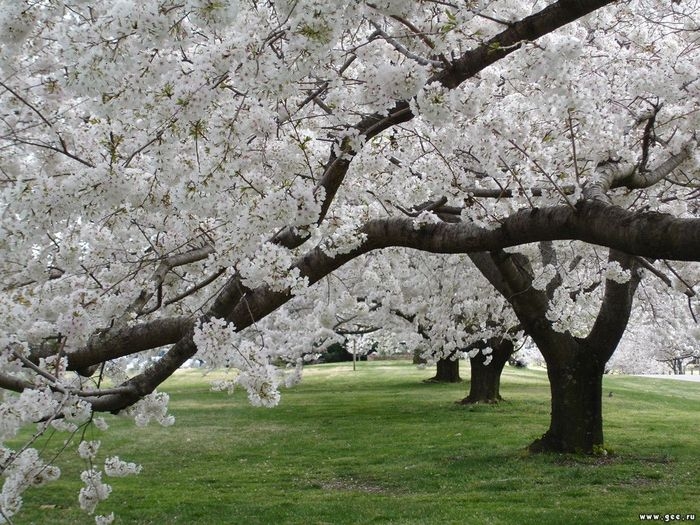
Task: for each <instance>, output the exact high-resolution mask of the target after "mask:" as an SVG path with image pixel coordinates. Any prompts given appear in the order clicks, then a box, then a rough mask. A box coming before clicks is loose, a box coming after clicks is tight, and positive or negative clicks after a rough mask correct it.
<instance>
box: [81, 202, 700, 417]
mask: <svg viewBox="0 0 700 525" xmlns="http://www.w3.org/2000/svg"><path fill="white" fill-rule="evenodd" d="M361 233H362V234H363V235H364V236H365V240H364V242H363V243H362V244H361V245H360V246H359V247H357V248H356V249H355V250H353V251H351V252H349V253H345V254H340V255H335V256H333V255H329V254H328V253H326V252H325V251H324V250H323V249H322V248H321V247H315V248H313V249H311V250H309V251H308V252H307V253H306V254H305V255H304V256H302V257H300V258H299V259H298V260H297V262H296V264H295V265H294V267H295V268H298V269H299V271H300V273H301V275H302V276H304V277H306V278H308V280H309V284H310V285H311V284H314V283H315V282H317V281H319V280H320V279H322V278H323V277H325V276H326V275H328V274H329V273H331V272H333V271H334V270H336V269H338V268H339V267H341V266H342V265H344V264H345V263H347V262H348V261H350V260H352V259H354V258H356V257H358V256H360V255H362V254H365V253H368V252H370V251H372V250H377V249H381V248H387V247H391V246H403V247H407V248H414V249H417V250H423V251H428V252H433V253H470V252H483V251H495V250H499V249H502V248H507V247H512V246H517V245H520V244H526V243H530V242H537V241H543V240H566V239H577V240H581V241H585V242H589V243H593V244H598V245H602V246H607V247H610V248H613V249H617V250H621V251H625V252H627V253H631V254H635V255H642V256H645V257H653V258H665V259H682V260H689V261H700V219H676V218H674V217H672V216H670V215H664V214H659V213H634V212H630V211H627V210H624V209H621V208H616V207H614V206H611V205H608V204H605V203H603V202H599V201H582V202H579V203H578V204H577V206H576V208H572V207H570V206H555V207H552V208H545V209H535V210H523V211H520V212H517V213H515V214H513V215H512V216H510V217H508V218H506V219H504V220H503V221H502V223H501V225H500V226H499V227H498V228H495V229H485V228H481V227H478V226H475V225H473V224H469V223H458V224H446V223H438V224H427V225H422V226H420V227H416V226H415V224H414V221H413V220H411V219H405V218H389V219H377V220H373V221H370V222H368V223H367V224H366V225H365V226H364V227H363V228H362V229H361ZM513 291H518V290H516V289H515V288H513ZM292 297H293V296H292V294H291V292H290V291H286V292H278V291H274V290H272V289H270V288H268V287H260V288H256V289H255V290H248V291H246V293H245V294H244V295H243V296H242V298H241V300H240V301H238V302H237V304H236V305H235V306H233V307H232V309H231V310H230V311H229V312H226V313H225V318H226V320H227V321H229V322H232V323H234V325H235V327H236V329H237V330H242V329H244V328H246V327H248V326H250V325H251V324H252V323H254V322H256V321H258V320H260V319H262V318H264V317H265V316H267V315H268V314H270V313H271V312H273V311H274V310H276V309H277V308H279V307H280V306H282V305H283V304H284V303H286V302H287V301H289V300H290V299H291V298H292ZM228 304H229V305H230V304H231V303H228ZM218 313H219V315H221V314H224V312H218ZM192 335H193V326H191V327H190V328H189V329H188V330H187V332H186V334H185V335H184V336H183V337H182V339H180V340H179V341H178V342H177V343H176V344H175V345H174V346H173V347H172V348H171V349H170V350H169V351H168V352H167V353H166V355H165V356H164V357H163V358H162V359H161V360H160V361H158V362H157V363H154V364H153V365H151V366H150V367H149V368H148V369H146V370H145V371H144V372H143V373H142V374H140V375H138V376H136V377H134V378H132V379H131V380H129V381H128V382H127V383H125V384H124V386H125V387H127V390H128V391H127V392H122V393H120V394H115V395H113V396H103V397H100V398H99V399H95V400H94V401H93V406H94V408H95V409H96V410H119V409H122V408H125V407H126V406H129V405H130V404H132V403H134V402H135V401H137V400H138V399H140V397H142V396H144V395H147V394H148V393H150V392H152V391H153V390H154V389H155V388H156V387H157V386H158V385H159V384H160V383H162V382H163V381H165V379H167V378H168V377H169V376H170V375H172V374H173V373H174V372H175V370H177V369H178V368H179V367H180V366H181V365H182V363H184V362H185V361H186V360H187V359H189V358H191V357H192V356H193V355H194V354H195V353H196V351H197V348H196V346H195V344H194V342H193V341H192Z"/></svg>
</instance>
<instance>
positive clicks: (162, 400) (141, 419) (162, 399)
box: [126, 392, 175, 427]
mask: <svg viewBox="0 0 700 525" xmlns="http://www.w3.org/2000/svg"><path fill="white" fill-rule="evenodd" d="M169 401H170V396H169V395H168V394H166V393H165V392H153V393H151V394H148V395H147V396H144V397H143V398H142V399H140V400H139V401H138V402H137V403H135V404H134V405H132V406H130V407H129V409H128V410H127V411H126V412H127V413H128V414H129V415H130V416H132V417H133V418H134V421H135V422H136V425H137V426H139V427H145V426H146V425H148V424H149V423H150V422H151V421H155V422H157V423H158V424H160V425H161V426H164V427H169V426H171V425H173V424H174V423H175V416H173V415H172V414H168V402H169Z"/></svg>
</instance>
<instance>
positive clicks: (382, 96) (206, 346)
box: [0, 0, 700, 523]
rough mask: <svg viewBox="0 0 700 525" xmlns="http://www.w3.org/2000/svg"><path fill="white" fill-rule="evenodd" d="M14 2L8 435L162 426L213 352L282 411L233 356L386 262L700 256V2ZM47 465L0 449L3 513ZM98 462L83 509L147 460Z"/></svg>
mask: <svg viewBox="0 0 700 525" xmlns="http://www.w3.org/2000/svg"><path fill="white" fill-rule="evenodd" d="M0 7H2V9H0V35H1V37H0V39H1V40H0V116H1V118H2V120H1V122H0V191H2V194H1V195H2V196H1V197H0V232H1V233H0V250H2V255H3V256H2V258H0V275H1V282H0V290H2V292H1V294H0V315H1V317H2V319H3V322H2V324H1V325H0V387H1V388H2V389H3V390H4V391H6V392H8V394H7V395H6V396H5V397H4V398H3V403H2V405H0V414H2V418H0V440H2V443H5V442H6V440H7V439H8V438H10V437H11V436H13V435H15V434H16V432H17V430H18V429H19V428H20V427H21V426H23V425H26V424H34V423H36V422H40V426H41V428H42V429H43V428H58V429H62V430H66V431H71V430H75V428H77V427H78V426H80V425H84V424H88V423H92V424H96V425H103V423H102V422H101V420H100V419H99V418H98V417H97V415H96V414H97V413H99V412H105V411H121V410H127V409H128V410H130V411H131V412H132V413H133V415H134V416H135V418H136V421H137V423H140V424H145V423H147V422H148V421H150V420H155V421H159V422H160V423H163V424H169V423H172V418H171V417H169V416H168V415H167V409H166V405H167V396H166V395H165V394H164V393H157V392H156V389H157V387H158V386H159V385H160V384H161V383H162V382H163V381H164V380H165V379H167V378H168V377H169V376H170V375H172V374H173V373H174V372H175V371H176V370H177V369H178V368H179V367H180V366H181V365H182V364H183V363H185V362H186V361H187V360H188V359H190V358H192V357H193V356H195V355H196V354H197V353H198V352H199V353H201V354H203V355H206V356H208V359H207V361H208V362H209V363H210V364H212V365H219V364H221V363H226V364H227V365H228V366H230V367H234V368H237V369H239V370H240V375H239V376H238V377H239V379H238V382H239V384H241V385H242V386H244V387H245V388H247V389H248V390H249V392H251V398H252V399H254V400H257V401H258V402H260V403H262V404H270V403H274V400H275V399H276V396H277V395H278V394H277V390H276V384H277V382H278V381H279V378H278V376H277V372H276V371H275V369H274V367H272V366H271V364H270V363H271V360H272V359H273V358H274V357H275V354H276V351H277V350H276V349H275V348H270V347H268V346H266V345H265V339H264V338H259V337H258V338H256V337H247V338H245V339H244V341H245V344H243V343H242V344H240V345H238V344H235V345H234V344H230V343H231V341H235V340H237V339H236V338H237V337H241V336H240V335H239V334H238V333H239V332H241V331H243V330H245V329H246V328H248V327H251V326H253V328H255V326H254V325H255V324H256V323H258V321H260V320H261V319H263V318H264V317H265V316H267V315H268V314H269V313H271V312H273V311H274V310H275V309H277V308H278V307H279V306H281V305H283V304H285V303H286V302H287V301H289V300H290V298H292V297H294V296H299V295H303V294H304V293H305V291H306V290H307V289H308V287H309V286H311V285H313V284H314V283H316V282H317V281H319V280H320V279H322V278H323V277H324V276H326V275H328V274H329V273H331V272H333V271H334V270H336V269H338V268H340V267H341V266H343V265H344V264H346V263H347V262H348V261H350V260H352V259H355V258H357V257H359V256H361V255H363V254H365V253H368V252H370V251H373V250H380V249H382V248H387V247H392V246H393V247H404V248H414V249H419V250H425V251H431V252H443V253H467V252H469V253H474V252H486V251H490V252H493V253H495V254H498V253H500V252H499V250H502V249H504V248H508V247H513V246H518V245H523V244H526V243H531V242H538V241H551V240H557V239H578V240H580V241H584V242H586V243H591V244H595V245H601V246H606V247H609V248H612V249H614V250H617V251H619V252H624V253H626V254H631V255H630V256H634V257H644V258H652V259H675V260H687V261H698V260H700V219H698V217H697V214H698V206H697V201H696V200H694V199H693V197H696V196H697V169H698V168H697V166H698V160H697V157H698V155H697V144H696V139H697V137H696V135H695V133H696V130H697V129H698V128H699V127H700V126H698V124H699V119H700V111H698V90H699V88H700V82H699V81H698V79H699V77H700V75H699V71H698V64H700V60H699V57H698V41H697V30H698V4H697V2H695V1H683V2H666V1H661V0H631V1H629V2H613V1H612V0H558V1H537V2H531V3H523V2H517V1H514V0H494V1H487V0H480V1H478V2H477V1H473V2H472V1H468V2H454V3H452V2H443V1H440V2H437V1H431V0H423V1H408V0H376V1H365V0H357V1H353V2H319V1H318V0H298V1H292V0H272V1H269V2H258V1H254V0H252V1H249V2H236V1H220V2H210V1H203V0H186V1H184V2H176V1H172V0H157V1H156V0H144V1H139V2H136V1H132V0H120V1H117V2H106V1H103V0H95V1H93V2H89V3H87V2H83V1H74V2H68V1H60V0H38V1H37V0H32V1H30V0H23V1H21V0H17V1H15V0H3V1H2V2H0ZM454 218H458V219H459V220H458V221H455V220H450V219H454ZM630 256H627V255H620V256H617V255H615V256H614V259H615V260H620V261H621V262H625V261H627V262H629V263H630V264H632V265H636V264H640V263H639V262H638V261H637V260H636V259H635V260H634V261H631V262H630V259H629V257H630ZM496 258H497V259H498V257H496ZM503 261H505V259H503ZM496 262H498V260H497V261H496ZM625 264H627V263H625ZM516 277H517V276H516ZM613 288H614V287H613ZM606 293H607V292H606ZM611 293H612V292H611ZM163 347H165V348H166V351H165V352H164V355H163V356H162V358H161V359H160V360H153V361H150V362H149V363H148V364H147V365H146V366H145V367H144V368H143V369H142V370H140V371H139V372H138V373H136V375H133V376H131V377H128V376H127V375H126V374H125V371H124V369H123V367H122V366H121V361H120V358H123V357H126V356H134V355H138V354H140V353H143V352H149V351H153V350H155V349H160V348H163ZM551 376H552V373H551V372H550V377H551ZM553 392H554V391H553ZM95 451H96V446H93V445H90V444H88V445H84V446H83V447H82V449H81V452H80V453H81V455H83V456H84V457H87V458H91V457H92V455H93V454H94V453H95ZM41 461H42V460H41V458H40V457H39V455H38V454H37V452H36V451H35V450H34V449H33V448H32V447H31V446H27V447H26V448H23V449H21V450H11V449H10V448H9V447H6V446H5V445H2V448H1V449H0V469H1V470H2V472H3V475H4V476H5V483H4V485H3V491H2V500H1V502H2V503H1V505H0V517H1V519H3V520H9V519H11V516H12V515H13V514H14V513H15V512H16V511H17V510H18V509H19V507H20V505H21V493H22V491H23V490H24V489H26V488H27V487H29V486H30V485H32V484H36V483H40V482H43V481H45V480H50V479H54V478H55V477H56V476H57V475H58V472H57V470H55V469H54V468H51V467H46V466H44V465H43V464H42V462H41ZM91 464H92V465H93V466H92V467H91V468H89V469H87V470H86V471H85V472H84V473H83V476H82V477H83V481H84V482H85V488H84V490H83V491H81V499H80V501H81V505H82V506H83V507H84V508H85V509H86V510H87V511H89V512H92V511H94V510H95V506H96V504H97V503H98V502H99V500H101V499H103V498H104V497H106V496H107V495H108V494H109V490H110V489H109V485H108V484H106V483H104V482H103V481H102V474H103V473H104V474H106V475H109V474H110V473H111V474H123V473H130V472H134V471H136V470H138V469H137V467H136V466H134V465H133V464H130V463H127V462H123V461H122V460H120V459H118V458H112V459H110V460H109V461H108V462H107V463H105V465H104V468H102V469H99V468H97V467H96V466H95V465H96V464H95V463H94V462H92V463H91ZM109 519H110V518H109V517H99V518H98V522H100V523H102V522H108V521H109Z"/></svg>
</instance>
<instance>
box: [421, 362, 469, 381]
mask: <svg viewBox="0 0 700 525" xmlns="http://www.w3.org/2000/svg"><path fill="white" fill-rule="evenodd" d="M461 381H462V378H461V377H459V359H438V362H437V371H436V373H435V375H434V376H433V377H431V378H430V379H426V382H427V383H459V382H461Z"/></svg>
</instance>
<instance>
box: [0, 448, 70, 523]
mask: <svg viewBox="0 0 700 525" xmlns="http://www.w3.org/2000/svg"><path fill="white" fill-rule="evenodd" d="M0 472H2V476H3V478H4V483H3V485H2V492H0V523H6V522H9V521H10V518H11V517H12V516H14V515H15V514H16V513H17V512H18V511H19V510H20V508H21V507H22V493H23V492H24V491H25V490H27V489H28V488H30V487H38V486H41V485H43V484H45V483H47V482H49V481H54V480H56V479H58V478H59V477H60V475H61V471H60V469H59V468H58V467H56V466H54V465H47V464H46V463H44V461H43V460H42V459H41V457H40V456H39V452H38V451H37V450H36V449H34V448H27V449H24V450H22V451H21V452H20V453H19V454H17V453H14V452H12V451H10V450H9V449H6V448H4V447H2V446H0Z"/></svg>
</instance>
